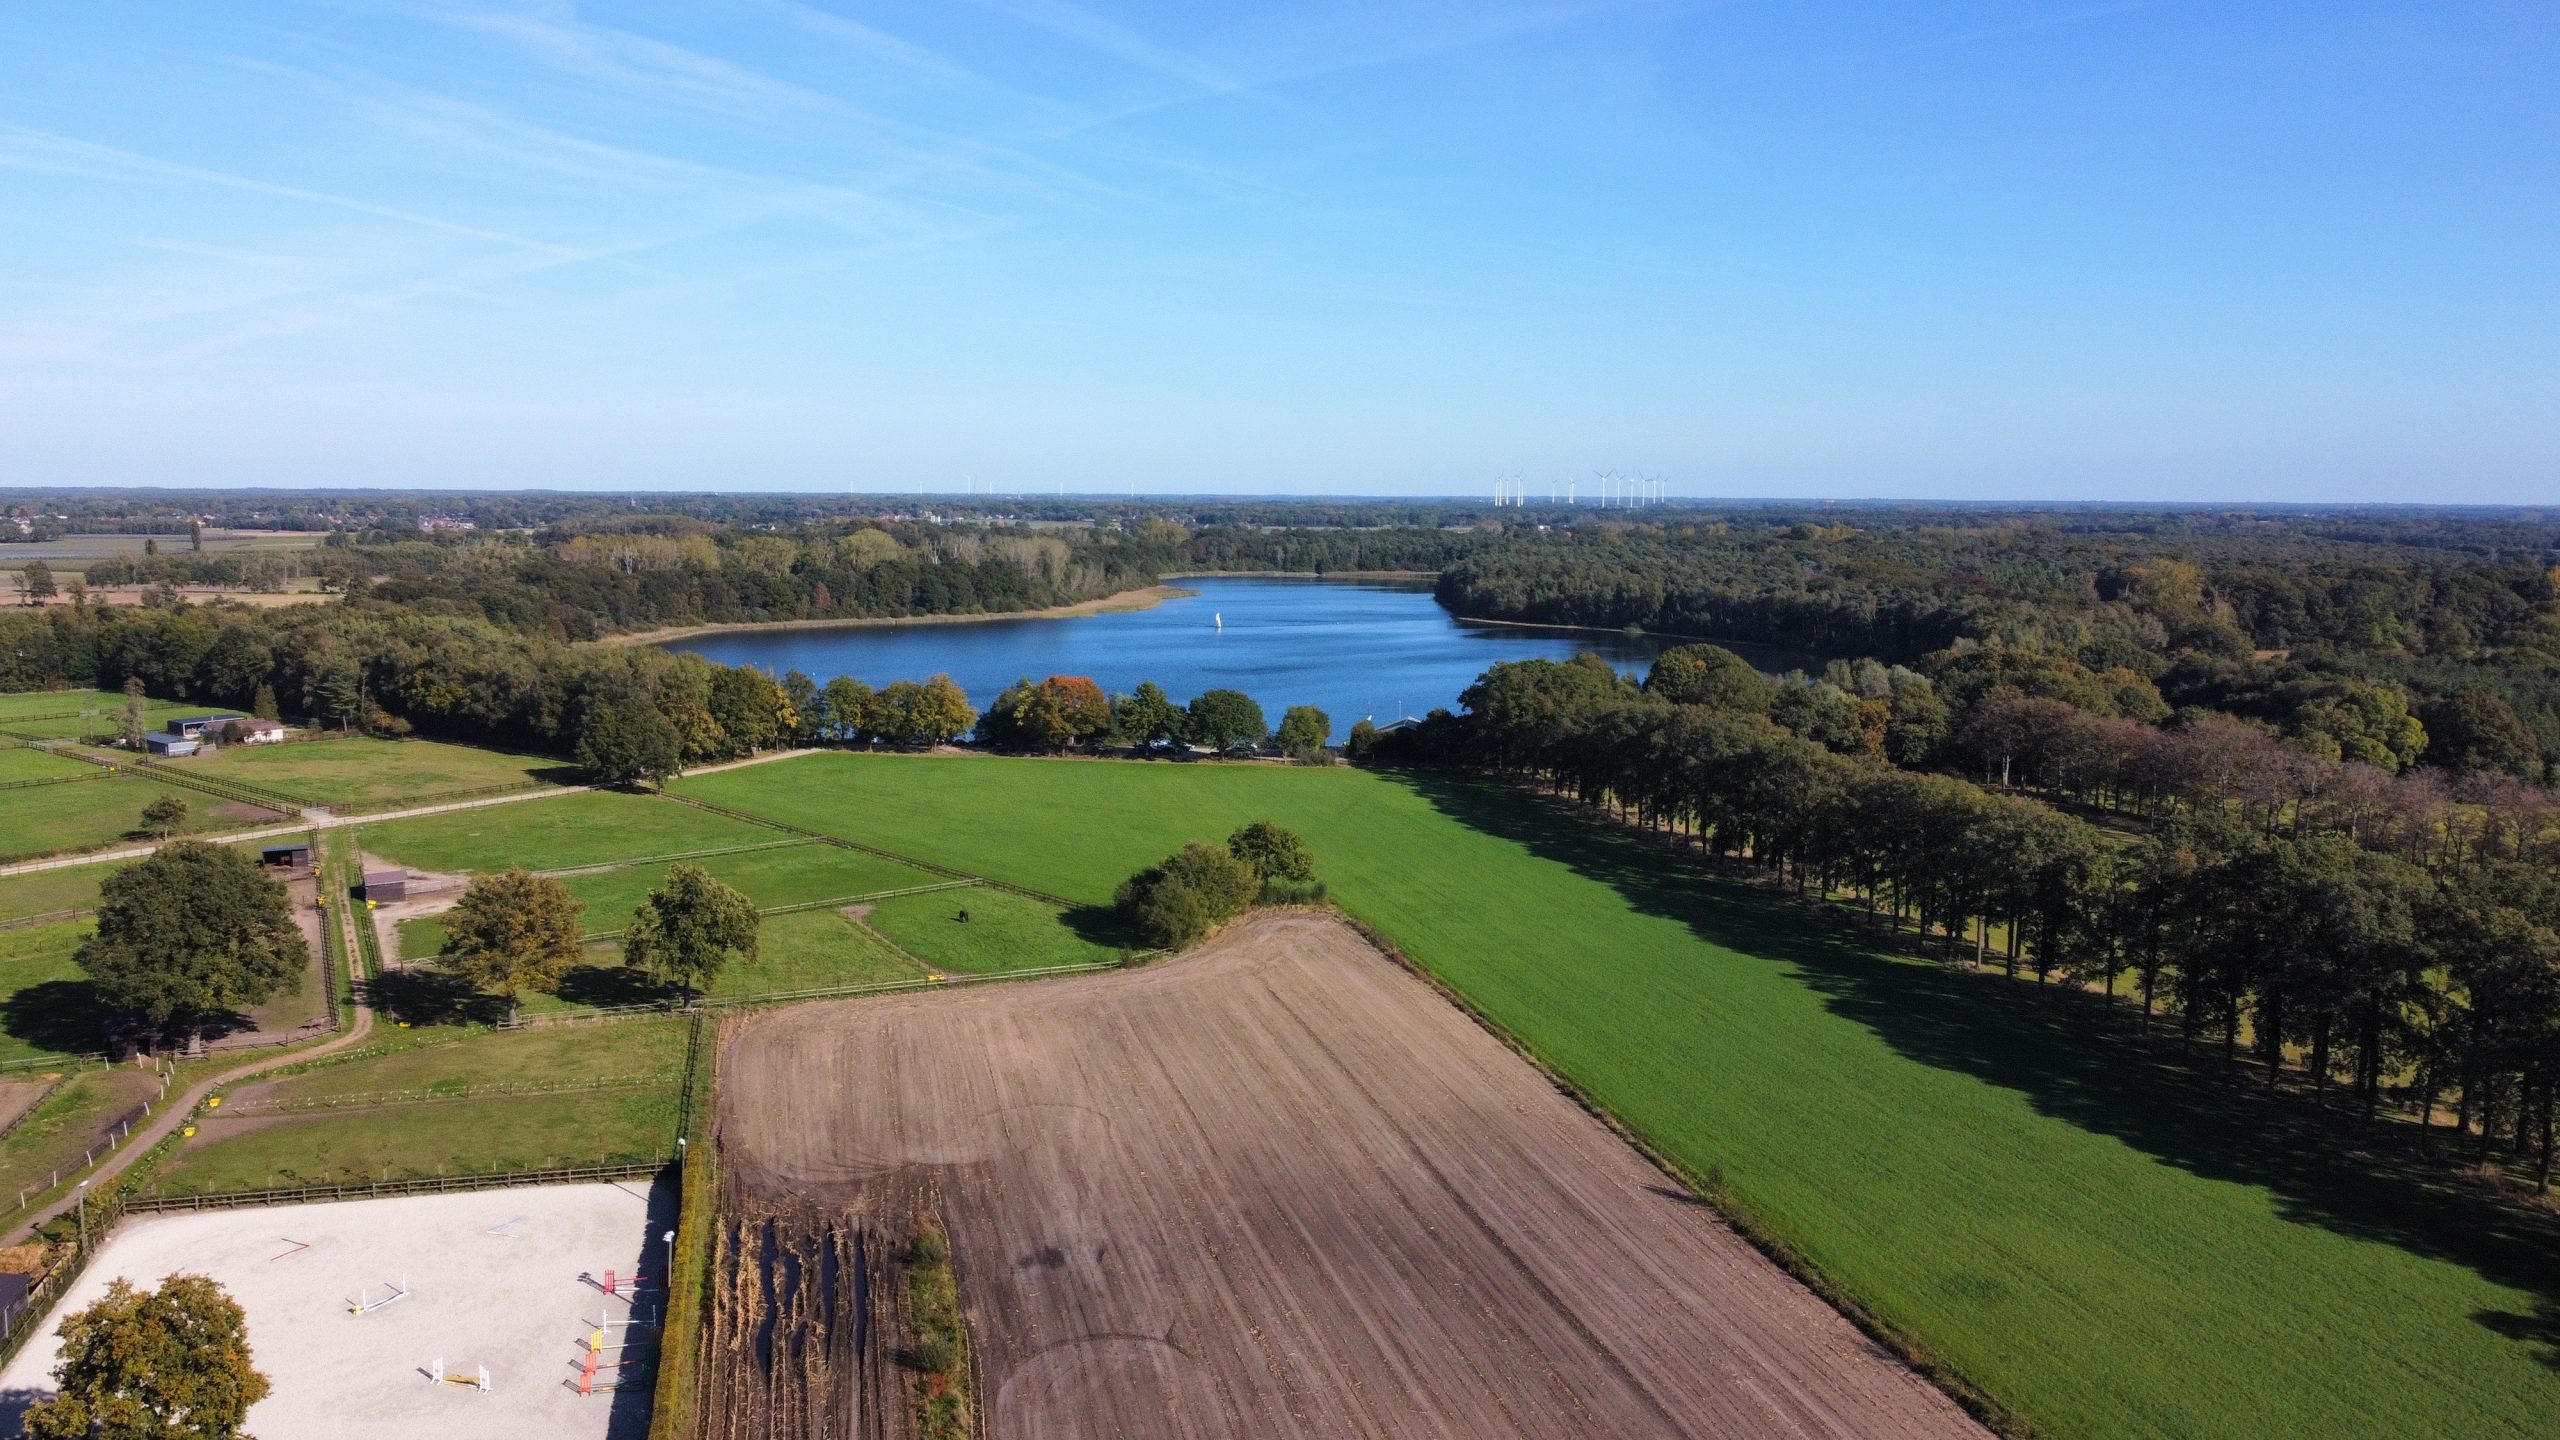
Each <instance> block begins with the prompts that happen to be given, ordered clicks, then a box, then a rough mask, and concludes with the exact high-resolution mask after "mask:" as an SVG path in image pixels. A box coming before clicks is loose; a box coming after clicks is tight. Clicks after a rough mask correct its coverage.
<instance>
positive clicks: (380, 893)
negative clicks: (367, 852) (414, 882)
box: [364, 870, 409, 900]
mask: <svg viewBox="0 0 2560 1440" xmlns="http://www.w3.org/2000/svg"><path fill="white" fill-rule="evenodd" d="M364 898H366V899H367V900H406V899H408V898H409V872H408V871H406V870H367V871H366V872H364Z"/></svg>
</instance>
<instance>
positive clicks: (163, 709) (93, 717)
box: [0, 691, 223, 740]
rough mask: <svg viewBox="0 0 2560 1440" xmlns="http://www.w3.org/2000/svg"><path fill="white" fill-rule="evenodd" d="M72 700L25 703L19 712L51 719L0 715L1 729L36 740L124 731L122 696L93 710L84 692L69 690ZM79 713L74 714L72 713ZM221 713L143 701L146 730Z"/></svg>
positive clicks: (182, 704)
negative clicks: (185, 717)
mask: <svg viewBox="0 0 2560 1440" xmlns="http://www.w3.org/2000/svg"><path fill="white" fill-rule="evenodd" d="M69 693H70V695H71V697H72V703H70V704H66V705H49V706H40V705H32V704H30V705H26V706H22V707H21V709H20V713H21V714H23V715H28V716H35V715H51V716H53V717H55V718H52V719H11V718H8V717H6V716H0V730H6V731H8V732H9V733H10V734H12V735H24V736H29V737H31V738H34V739H38V740H90V739H106V738H109V737H112V736H116V735H120V734H123V733H124V697H123V696H121V695H110V696H107V697H106V698H105V699H103V700H101V701H99V702H98V703H97V708H96V711H95V713H89V712H88V711H86V710H84V709H83V706H85V705H86V704H87V703H88V702H89V697H88V694H87V692H85V691H72V692H69ZM74 711H79V712H81V713H78V714H74V713H72V712H74ZM220 713H223V711H222V707H221V706H219V705H198V704H194V703H192V702H188V701H179V700H151V701H146V702H145V703H144V708H143V713H142V723H143V727H144V728H145V729H149V730H157V729H160V728H161V727H163V726H164V725H166V724H168V723H169V721H170V720H171V719H173V718H175V717H177V716H180V715H213V714H220Z"/></svg>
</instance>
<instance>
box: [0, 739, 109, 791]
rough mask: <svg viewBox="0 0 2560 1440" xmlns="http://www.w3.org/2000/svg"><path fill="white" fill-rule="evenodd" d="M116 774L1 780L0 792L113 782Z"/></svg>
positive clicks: (82, 773)
mask: <svg viewBox="0 0 2560 1440" xmlns="http://www.w3.org/2000/svg"><path fill="white" fill-rule="evenodd" d="M12 748H15V749H33V748H35V747H33V746H15V747H12ZM42 753H44V754H47V755H50V754H52V753H53V752H52V751H50V750H47V751H44V752H42ZM115 774H116V772H115V771H114V770H112V769H99V770H83V771H80V772H79V773H78V774H76V775H39V776H37V777H35V778H34V779H32V780H0V790H33V789H36V788H37V787H39V786H44V785H77V784H79V783H81V782H82V781H84V780H112V779H114V778H115Z"/></svg>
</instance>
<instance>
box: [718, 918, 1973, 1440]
mask: <svg viewBox="0 0 2560 1440" xmlns="http://www.w3.org/2000/svg"><path fill="white" fill-rule="evenodd" d="M723 1055H724V1059H723V1062H722V1076H723V1079H722V1086H721V1093H720V1100H719V1104H720V1132H719V1133H720V1155H721V1165H722V1171H723V1173H724V1175H727V1176H729V1177H731V1178H730V1184H731V1186H732V1194H733V1196H734V1197H735V1200H734V1210H733V1213H732V1215H731V1217H730V1220H729V1224H730V1226H731V1232H730V1238H729V1240H728V1242H727V1243H726V1244H724V1245H723V1246H722V1247H721V1248H722V1253H723V1254H726V1255H730V1256H744V1257H748V1258H747V1261H746V1263H745V1264H743V1265H740V1266H738V1267H736V1268H735V1269H733V1270H732V1271H731V1272H730V1273H729V1274H728V1275H727V1276H725V1277H724V1281H723V1283H722V1285H721V1286H720V1294H721V1296H722V1303H719V1304H717V1305H715V1308H714V1312H713V1320H712V1328H711V1332H710V1344H709V1350H710V1353H709V1354H708V1355H707V1356H705V1357H704V1361H703V1368H704V1369H705V1370H706V1371H707V1372H708V1373H709V1380H708V1384H709V1386H710V1387H711V1388H710V1394H709V1400H708V1403H707V1404H706V1405H705V1406H704V1407H703V1410H704V1413H706V1414H708V1415H710V1416H713V1417H715V1418H714V1420H713V1422H712V1424H711V1426H710V1428H709V1429H708V1431H707V1432H706V1433H707V1440H796V1437H799V1436H803V1435H807V1434H811V1433H819V1431H818V1429H817V1427H810V1426H803V1425H801V1424H798V1423H795V1422H796V1421H797V1420H798V1418H799V1416H800V1415H801V1414H803V1413H812V1414H828V1415H846V1416H847V1417H848V1423H846V1424H845V1425H844V1426H843V1428H842V1429H841V1430H838V1429H837V1428H836V1427H832V1426H830V1427H826V1429H825V1431H824V1433H850V1432H851V1431H852V1430H854V1429H855V1428H856V1426H855V1424H853V1423H851V1417H850V1413H849V1412H850V1411H851V1410H852V1409H853V1406H852V1405H848V1404H847V1403H845V1402H846V1401H848V1400H850V1401H853V1402H855V1403H856V1404H859V1405H860V1406H861V1407H862V1408H863V1409H865V1410H869V1409H871V1408H872V1407H874V1406H878V1407H881V1408H889V1407H896V1408H898V1409H903V1408H904V1407H905V1403H906V1401H907V1397H906V1396H905V1395H904V1394H903V1393H901V1392H902V1391H903V1388H904V1386H903V1383H902V1382H901V1380H900V1379H898V1378H892V1379H891V1380H890V1382H889V1384H888V1385H887V1386H883V1387H877V1388H875V1386H874V1385H873V1384H870V1383H866V1382H867V1381H868V1380H869V1378H870V1377H872V1376H876V1375H878V1374H879V1373H880V1372H881V1371H883V1370H885V1371H887V1372H888V1374H889V1376H891V1377H897V1376H898V1369H897V1367H896V1366H894V1365H888V1366H882V1365H878V1364H877V1363H876V1361H875V1359H874V1357H867V1356H865V1355H863V1354H862V1353H861V1352H860V1350H859V1349H858V1348H857V1346H858V1345H859V1343H860V1341H859V1340H858V1339H857V1340H856V1341H855V1343H854V1344H843V1343H829V1337H827V1336H825V1335H824V1334H822V1333H817V1332H814V1331H799V1332H797V1333H795V1330H794V1329H792V1328H786V1329H784V1330H782V1332H781V1333H779V1334H776V1335H774V1336H772V1337H771V1338H770V1339H767V1338H765V1337H764V1336H763V1335H761V1334H760V1333H759V1327H760V1326H772V1325H773V1324H774V1321H775V1318H776V1317H777V1316H780V1317H784V1318H785V1320H786V1322H787V1321H788V1318H789V1317H793V1316H801V1315H812V1314H823V1313H825V1308H826V1306H827V1304H828V1302H829V1301H831V1300H832V1299H833V1298H834V1297H833V1296H831V1295H826V1294H823V1293H815V1294H813V1293H812V1292H823V1291H825V1290H827V1289H830V1288H833V1289H847V1288H850V1287H851V1286H852V1285H855V1284H858V1283H860V1282H858V1281H852V1280H844V1281H839V1280H837V1279H836V1278H834V1276H833V1275H832V1273H831V1272H830V1267H829V1266H828V1265H827V1264H826V1263H825V1260H824V1259H822V1258H821V1257H822V1256H827V1255H829V1253H830V1252H829V1248H828V1247H829V1245H830V1242H832V1241H833V1240H834V1237H836V1236H838V1235H840V1234H842V1233H843V1231H844V1229H845V1228H847V1227H848V1226H856V1227H863V1228H870V1227H877V1228H878V1229H879V1230H881V1231H891V1230H893V1227H895V1226H896V1224H897V1223H898V1222H899V1221H900V1220H901V1219H902V1218H903V1216H902V1215H901V1213H900V1212H901V1211H903V1210H905V1209H907V1207H909V1206H910V1205H913V1204H915V1203H918V1202H917V1199H916V1198H915V1197H919V1196H924V1197H931V1202H930V1203H935V1204H937V1205H938V1207H939V1210H940V1212H941V1217H942V1220H943V1222H944V1223H945V1224H946V1225H947V1227H948V1229H949V1232H950V1237H951V1253H952V1258H953V1265H954V1268H955V1269H956V1270H957V1271H958V1273H959V1275H960V1276H961V1285H962V1290H963V1297H962V1298H963V1300H964V1302H965V1304H966V1306H967V1309H968V1310H969V1312H970V1313H971V1315H972V1316H973V1317H974V1319H975V1321H976V1328H975V1330H974V1332H973V1334H972V1336H971V1343H972V1348H973V1357H972V1360H973V1363H972V1365H971V1367H970V1369H971V1372H972V1374H974V1375H975V1376H976V1377H977V1379H978V1381H979V1383H980V1385H981V1386H982V1387H983V1388H982V1391H981V1394H980V1400H979V1405H980V1408H981V1410H982V1413H984V1415H985V1416H986V1420H987V1429H988V1433H991V1434H997V1435H1095V1436H1101V1435H1162V1436H1178V1437H1186V1440H1188V1437H1197V1440H1211V1437H1219V1436H1241V1435H1253V1436H1309V1437H1316V1436H1321V1437H1326V1440H1334V1437H1355V1436H1372V1437H1387V1436H1394V1437H1399V1440H1401V1437H1444V1440H1460V1437H1465V1440H1498V1437H1506V1436H1508V1437H1522V1440H1526V1437H1532V1436H1536V1437H1546V1436H1560V1435H1648V1436H1695V1437H1701V1440H1703V1437H1709V1436H1713V1437H1718V1440H1727V1437H1732V1440H1749V1437H1772V1440H1774V1437H1780V1436H1801V1435H1808V1434H1826V1435H1858V1436H1873V1437H1880V1440H1920V1437H1932V1436H1935V1437H1947V1440H1965V1437H1976V1436H1980V1435H1982V1434H1983V1432H1982V1431H1981V1430H1980V1428H1979V1427H1978V1426H1976V1425H1975V1424H1974V1423H1973V1422H1972V1421H1971V1420H1970V1419H1968V1418H1967V1417H1966V1416H1965V1415H1964V1414H1963V1413H1962V1412H1961V1411H1960V1410H1959V1409H1958V1408H1957V1407H1956V1406H1955V1404H1954V1403H1953V1402H1951V1401H1949V1400H1948V1399H1947V1398H1946V1397H1945V1396H1943V1395H1940V1394H1938V1393H1936V1392H1935V1391H1933V1390H1931V1389H1930V1388H1929V1386H1928V1385H1927V1384H1926V1383H1925V1382H1923V1381H1922V1380H1921V1379H1920V1377H1918V1376H1917V1375H1914V1374H1912V1373H1911V1372H1910V1371H1909V1370H1907V1369H1905V1368H1904V1367H1903V1366H1902V1365H1901V1364H1900V1363H1899V1362H1898V1361H1896V1360H1895V1359H1894V1358H1893V1357H1892V1356H1891V1355H1889V1354H1887V1353H1885V1352H1884V1351H1883V1350H1881V1349H1880V1348H1879V1347H1877V1346H1876V1345H1875V1344H1873V1343H1872V1342H1871V1341H1869V1340H1867V1339H1866V1338H1865V1337H1864V1336H1862V1335H1860V1334H1859V1333H1858V1332H1857V1331H1856V1330H1855V1329H1854V1328H1853V1327H1851V1326H1850V1324H1849V1323H1848V1322H1847V1321H1845V1320H1843V1319H1842V1318H1841V1317H1839V1316H1838V1315H1836V1314H1834V1313H1832V1312H1831V1311H1830V1310H1829V1309H1828V1308H1827V1307H1825V1306H1824V1305H1823V1304H1822V1302H1821V1301H1820V1300H1819V1299H1818V1298H1816V1297H1815V1296H1814V1295H1812V1294H1811V1293H1810V1292H1808V1291H1806V1290H1805V1289H1804V1288H1803V1287H1802V1286H1800V1285H1798V1284H1796V1283H1795V1282H1794V1281H1793V1280H1791V1279H1789V1278H1788V1277H1787V1276H1786V1275H1784V1274H1783V1273H1782V1272H1780V1271H1779V1270H1778V1269H1777V1267H1776V1266H1774V1265H1772V1264H1770V1263H1769V1261H1768V1260H1766V1259H1765V1258H1763V1257H1762V1256H1761V1255H1759V1254H1758V1253H1757V1252H1755V1251H1753V1250H1752V1249H1751V1247H1750V1246H1749V1245H1748V1244H1747V1243H1745V1242H1744V1241H1743V1240H1742V1239H1741V1238H1740V1237H1738V1236H1736V1235H1734V1234H1733V1233H1732V1232H1731V1231H1729V1230H1727V1229H1726V1228H1724V1227H1723V1226H1721V1225H1719V1224H1717V1223H1716V1222H1715V1220H1714V1219H1713V1217H1711V1216H1709V1215H1706V1214H1704V1213H1702V1212H1701V1211H1700V1210H1699V1209H1698V1208H1697V1207H1696V1206H1694V1205H1692V1204H1690V1203H1688V1202H1687V1200H1686V1197H1684V1196H1682V1195H1681V1194H1680V1193H1678V1192H1677V1191H1675V1190H1671V1189H1670V1188H1668V1187H1666V1186H1665V1185H1664V1184H1663V1183H1662V1176H1661V1175H1660V1173H1659V1172H1658V1171H1656V1170H1654V1169H1653V1168H1652V1167H1651V1166H1649V1165H1647V1164H1646V1163H1645V1161H1644V1160H1643V1159H1642V1157H1640V1156H1638V1155H1637V1154H1635V1153H1634V1152H1633V1151H1631V1150H1629V1149H1628V1148H1627V1147H1626V1145H1625V1144H1624V1143H1623V1142H1621V1141H1620V1140H1619V1139H1618V1138H1617V1137H1616V1136H1614V1135H1612V1134H1610V1133H1609V1132H1608V1130H1607V1129H1606V1128H1604V1127H1603V1126H1602V1125H1601V1124H1600V1123H1599V1122H1597V1121H1595V1120H1594V1119H1593V1118H1592V1117H1591V1116H1589V1115H1588V1114H1586V1113H1584V1112H1583V1111H1582V1110H1580V1109H1579V1108H1577V1107H1576V1106H1575V1105H1574V1104H1573V1102H1572V1101H1571V1100H1569V1099H1568V1098H1566V1097H1565V1096H1563V1095H1560V1094H1558V1093H1557V1092H1556V1091H1555V1089H1554V1087H1552V1086H1551V1085H1549V1084H1547V1083H1546V1081H1545V1080H1544V1079H1543V1078H1542V1077H1541V1076H1539V1075H1538V1074H1537V1072H1536V1071H1535V1070H1533V1069H1532V1068H1531V1067H1530V1066H1528V1065H1527V1064H1525V1063H1523V1062H1522V1061H1521V1060H1520V1058H1519V1057H1518V1056H1516V1055H1514V1054H1512V1053H1511V1052H1510V1051H1509V1050H1507V1049H1505V1048H1504V1047H1503V1045H1502V1044H1501V1042H1500V1041H1498V1040H1496V1039H1494V1038H1493V1037H1492V1036H1490V1035H1487V1034H1485V1033H1484V1032H1483V1031H1482V1030H1480V1029H1478V1028H1477V1027H1475V1026H1474V1025H1472V1024H1470V1023H1469V1022H1468V1021H1467V1020H1466V1018H1465V1017H1464V1016H1462V1015H1460V1014H1458V1013H1457V1012H1456V1011H1455V1010H1452V1009H1451V1008H1449V1007H1448V1006H1447V1005H1445V1004H1443V1003H1442V1002H1441V1001H1440V999H1439V997H1437V996H1436V995H1434V994H1433V993H1432V992H1431V991H1430V989H1429V988H1428V987H1426V986H1424V985H1423V984H1421V983H1420V982H1419V981H1417V980H1415V979H1414V978H1412V977H1411V976H1409V975H1407V974H1405V973H1404V972H1402V971H1401V970H1399V969H1397V968H1396V967H1395V966H1394V965H1392V964H1390V963H1389V962H1388V961H1387V960H1386V959H1385V958H1384V957H1382V956H1380V955H1378V954H1377V953H1376V952H1374V951H1372V950H1370V949H1369V948H1368V947H1367V946H1366V945H1364V944H1362V943H1361V941H1360V939H1359V937H1358V936H1357V935H1356V934H1354V933H1353V932H1352V931H1351V930H1350V928H1349V927H1347V926H1345V925H1343V924H1342V923H1341V922H1339V921H1337V920H1333V919H1330V918H1326V917H1319V916H1313V915H1306V914H1285V913H1272V914H1264V915H1257V916H1253V917H1250V918H1248V919H1246V920H1244V921H1242V922H1240V923H1238V924H1237V925H1236V926H1235V927H1233V928H1232V929H1230V930H1229V931H1228V932H1227V933H1225V934H1224V935H1221V936H1220V937H1218V938H1217V939H1216V940H1215V941H1213V942H1211V943H1210V944H1209V945H1207V946H1205V947H1203V949H1202V950H1201V952H1200V953H1198V954H1196V955H1193V956H1190V957H1186V958H1184V959H1182V960H1179V961H1175V962H1171V963H1169V964H1165V965H1162V966H1156V967H1149V968H1143V969H1135V970H1121V971H1116V972H1112V973H1107V974H1101V975H1090V976H1076V977H1071V978H1064V979H1059V980H1054V981H1050V982H1046V983H1040V984H1032V985H1022V986H1007V987H1003V988H1001V989H991V990H972V991H967V992H950V991H941V992H926V993H921V994H915V995H909V996H902V997H899V998H897V999H892V1000H885V1001H861V1002H851V1003H845V1004H833V1005H827V1004H822V1005H815V1006H803V1007H796V1008H793V1009H789V1010H783V1011H775V1012H767V1013H765V1014H763V1015H760V1016H758V1017H756V1018H755V1019H753V1020H751V1021H748V1022H746V1023H745V1024H744V1025H742V1026H740V1027H738V1028H736V1029H735V1030H733V1032H732V1033H731V1035H730V1037H729V1038H728V1040H727V1041H726V1044H725V1046H724V1051H723ZM863 1248H864V1250H865V1251H868V1250H870V1249H872V1248H873V1247H872V1246H869V1245H866V1246H865V1247H863ZM777 1260H779V1262H780V1263H778V1264H777V1263H775V1262H776V1261H777ZM802 1277H806V1278H805V1280H804V1279H803V1278H802ZM810 1282H814V1283H810ZM874 1283H875V1284H876V1283H878V1282H876V1281H875V1282H874ZM871 1343H873V1344H884V1343H887V1342H885V1341H882V1340H879V1339H877V1338H875V1339H874V1340H873V1341H872V1342H871ZM881 1389H887V1390H888V1391H889V1393H888V1394H886V1395H883V1394H881V1393H880V1390H881ZM861 1418H862V1420H864V1421H868V1422H870V1423H869V1424H865V1425H862V1426H861V1427H860V1428H862V1429H863V1430H864V1432H865V1433H871V1432H873V1431H874V1430H887V1431H891V1432H894V1430H895V1429H896V1427H895V1426H889V1427H881V1426H879V1425H878V1423H877V1420H876V1419H875V1418H874V1417H873V1416H871V1415H868V1414H866V1415H864V1416H862V1417H861Z"/></svg>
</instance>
